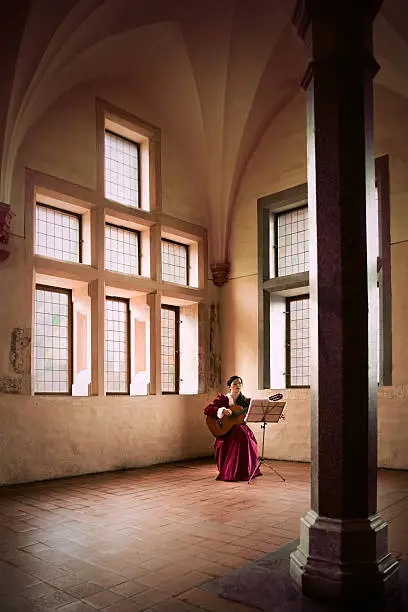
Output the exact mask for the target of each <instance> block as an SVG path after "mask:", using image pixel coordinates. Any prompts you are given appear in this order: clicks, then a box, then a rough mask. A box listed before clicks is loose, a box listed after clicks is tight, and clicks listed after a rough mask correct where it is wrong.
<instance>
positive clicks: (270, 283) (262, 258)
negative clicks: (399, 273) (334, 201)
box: [258, 155, 392, 389]
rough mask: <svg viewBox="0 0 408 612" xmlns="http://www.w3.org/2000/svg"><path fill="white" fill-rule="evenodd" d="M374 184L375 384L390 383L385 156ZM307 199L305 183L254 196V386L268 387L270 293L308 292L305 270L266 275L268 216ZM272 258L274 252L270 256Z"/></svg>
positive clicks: (377, 164)
mask: <svg viewBox="0 0 408 612" xmlns="http://www.w3.org/2000/svg"><path fill="white" fill-rule="evenodd" d="M375 184H376V187H377V190H378V236H379V266H378V267H379V268H380V269H379V270H378V274H377V279H378V281H377V282H378V286H379V288H380V304H379V308H380V333H379V337H380V347H379V359H380V364H379V370H380V380H379V386H391V385H392V292H391V236H390V172H389V156H388V155H383V156H381V157H378V158H376V159H375ZM305 201H306V202H307V183H303V184H301V185H298V186H296V187H291V188H289V189H286V190H284V191H281V192H278V193H274V194H271V195H268V196H265V197H262V198H260V199H258V388H259V389H270V388H271V386H270V382H271V376H270V364H271V361H270V359H271V355H270V325H271V322H270V311H269V303H270V297H269V296H270V294H271V293H273V292H280V294H281V295H284V294H285V292H288V291H292V294H293V295H295V293H296V295H300V294H301V293H303V294H305V293H308V292H309V272H301V273H297V274H292V275H289V276H287V277H284V276H281V277H273V278H270V247H271V245H270V235H269V232H270V215H271V213H273V214H276V213H278V212H280V211H284V210H289V209H291V208H299V207H300V206H301V205H302V203H304V202H305ZM274 257H275V255H274Z"/></svg>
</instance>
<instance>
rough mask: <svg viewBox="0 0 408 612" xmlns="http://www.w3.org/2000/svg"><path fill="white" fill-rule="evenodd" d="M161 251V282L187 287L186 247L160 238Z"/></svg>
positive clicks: (187, 263) (187, 262)
mask: <svg viewBox="0 0 408 612" xmlns="http://www.w3.org/2000/svg"><path fill="white" fill-rule="evenodd" d="M161 249H162V278H163V280H164V281H168V282H169V283H177V284H178V285H188V282H189V278H188V266H189V261H188V245H186V244H181V243H179V242H173V241H172V240H167V239H165V238H162V241H161Z"/></svg>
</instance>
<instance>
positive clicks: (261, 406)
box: [245, 399, 286, 484]
mask: <svg viewBox="0 0 408 612" xmlns="http://www.w3.org/2000/svg"><path fill="white" fill-rule="evenodd" d="M285 406H286V402H270V401H268V400H255V399H254V400H252V402H251V406H250V409H249V411H248V415H247V418H246V419H245V421H246V422H250V423H262V425H261V429H262V452H261V456H260V457H259V459H258V463H257V465H256V468H255V469H254V470H253V472H252V474H251V475H250V477H249V480H248V484H251V480H252V479H253V477H254V475H255V472H256V471H257V469H258V468H259V467H260V465H261V464H264V465H266V466H267V467H268V468H270V469H271V470H273V471H274V472H275V474H277V475H278V476H279V478H280V479H281V480H283V482H285V478H284V477H283V476H282V474H279V472H278V470H276V469H275V468H274V467H272V466H271V465H269V464H268V463H265V461H267V459H265V458H264V449H265V430H266V426H267V424H268V423H278V422H279V421H280V419H282V418H284V417H283V414H282V413H283V410H284V408H285Z"/></svg>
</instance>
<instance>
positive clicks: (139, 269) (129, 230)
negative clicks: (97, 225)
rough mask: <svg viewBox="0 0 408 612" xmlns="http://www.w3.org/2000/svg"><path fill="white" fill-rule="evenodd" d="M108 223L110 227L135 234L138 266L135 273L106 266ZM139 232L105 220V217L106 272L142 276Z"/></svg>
mask: <svg viewBox="0 0 408 612" xmlns="http://www.w3.org/2000/svg"><path fill="white" fill-rule="evenodd" d="M108 225H109V226H110V227H116V228H117V229H121V230H124V231H126V232H133V233H134V234H137V266H138V273H137V274H129V273H128V272H119V271H118V270H112V269H111V268H107V267H106V227H107V226H108ZM141 234H142V232H141V231H140V230H136V229H133V228H131V227H126V226H124V225H117V224H116V223H112V222H111V221H106V219H105V253H104V262H105V270H107V271H108V272H113V273H115V274H124V275H126V276H142V274H141V271H142V247H141V239H142V237H141Z"/></svg>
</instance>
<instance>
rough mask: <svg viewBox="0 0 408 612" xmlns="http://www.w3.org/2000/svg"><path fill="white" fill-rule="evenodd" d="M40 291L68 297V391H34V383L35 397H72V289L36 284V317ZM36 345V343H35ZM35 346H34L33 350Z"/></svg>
mask: <svg viewBox="0 0 408 612" xmlns="http://www.w3.org/2000/svg"><path fill="white" fill-rule="evenodd" d="M37 290H39V291H48V292H49V293H64V294H65V295H67V296H68V391H66V392H64V391H34V381H33V395H52V396H54V395H63V396H68V397H71V396H72V385H73V364H74V345H73V329H74V325H73V321H74V319H73V303H72V289H64V288H62V287H53V286H51V285H43V284H41V283H36V284H35V287H34V316H35V292H36V291H37ZM33 329H34V335H35V331H36V328H35V320H34V325H33ZM33 345H35V341H34V343H33ZM34 349H35V346H33V350H34ZM33 370H35V356H34V353H33Z"/></svg>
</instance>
